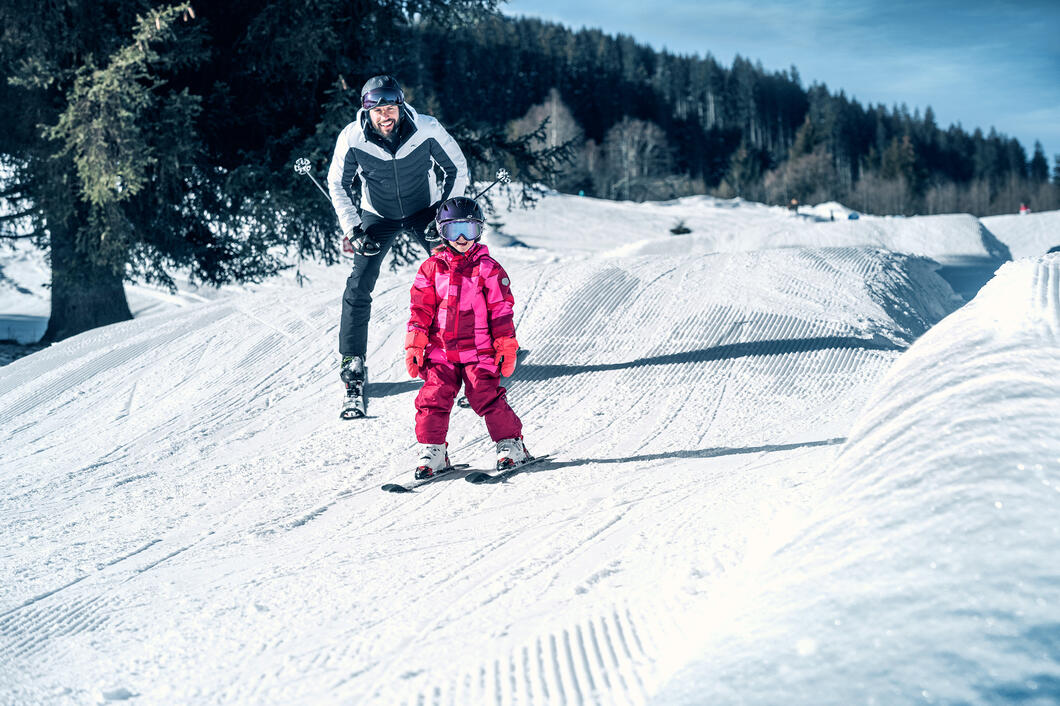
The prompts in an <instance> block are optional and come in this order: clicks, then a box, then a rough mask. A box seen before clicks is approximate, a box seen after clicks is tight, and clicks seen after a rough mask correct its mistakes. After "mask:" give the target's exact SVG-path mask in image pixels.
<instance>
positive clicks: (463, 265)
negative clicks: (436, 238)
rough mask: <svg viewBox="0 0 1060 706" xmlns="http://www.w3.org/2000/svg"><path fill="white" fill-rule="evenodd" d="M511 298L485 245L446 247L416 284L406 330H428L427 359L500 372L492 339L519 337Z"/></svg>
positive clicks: (431, 259) (430, 261)
mask: <svg viewBox="0 0 1060 706" xmlns="http://www.w3.org/2000/svg"><path fill="white" fill-rule="evenodd" d="M513 301H514V300H513V298H512V291H511V288H510V282H509V281H508V275H507V274H506V273H505V271H504V268H503V267H501V266H500V264H498V262H497V261H496V260H494V259H493V258H492V257H490V253H489V249H487V248H486V246H485V245H483V244H482V243H476V244H475V245H473V246H471V249H470V250H468V251H467V252H466V253H464V254H463V255H460V254H457V253H456V252H454V251H453V250H451V249H450V248H448V247H447V246H445V245H442V246H439V247H437V248H435V249H434V254H433V255H431V257H429V258H427V260H426V261H425V262H424V263H423V264H422V265H420V270H419V272H417V273H416V279H415V280H413V282H412V315H411V316H410V317H409V325H408V330H409V331H423V332H424V333H426V334H427V346H426V347H425V349H424V355H425V357H426V358H427V360H433V361H435V362H445V361H448V362H450V363H463V364H468V363H477V364H478V365H479V366H481V367H482V368H485V369H486V370H489V371H496V370H497V364H496V363H495V362H494V356H495V352H494V350H493V341H494V339H497V338H503V337H512V338H514V337H515V321H514V319H513V315H512V303H513Z"/></svg>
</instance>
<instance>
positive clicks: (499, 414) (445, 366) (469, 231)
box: [405, 196, 532, 479]
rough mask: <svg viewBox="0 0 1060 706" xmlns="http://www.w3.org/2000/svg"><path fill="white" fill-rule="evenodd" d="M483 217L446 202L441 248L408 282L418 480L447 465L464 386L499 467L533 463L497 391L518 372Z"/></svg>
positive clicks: (503, 279)
mask: <svg viewBox="0 0 1060 706" xmlns="http://www.w3.org/2000/svg"><path fill="white" fill-rule="evenodd" d="M484 220H485V219H484V218H483V214H482V209H481V208H480V207H479V205H478V204H477V203H475V201H474V200H473V199H469V198H466V197H463V196H458V197H456V198H451V199H449V200H447V201H445V202H443V203H442V205H441V207H440V208H439V209H438V218H437V227H438V233H439V234H440V235H441V237H442V238H443V240H444V243H443V244H442V245H439V246H438V247H437V248H435V249H434V254H433V255H432V256H431V257H430V258H429V259H428V260H427V261H426V262H424V263H423V264H422V265H420V269H419V272H418V273H417V274H416V279H415V280H414V281H413V284H412V306H411V309H412V311H411V316H410V317H409V323H408V333H407V335H406V337H405V362H406V365H407V367H408V371H409V375H411V376H412V377H420V378H423V379H424V380H425V381H426V384H425V385H424V386H423V388H422V389H420V392H419V394H418V395H417V396H416V440H417V441H418V442H419V443H420V459H419V465H418V466H417V467H416V472H415V476H416V478H417V479H419V478H430V477H431V476H434V475H436V474H438V473H441V472H444V471H446V470H448V469H449V468H450V466H451V464H450V463H449V454H448V452H447V448H446V447H447V443H446V435H447V434H448V431H449V413H450V412H451V411H452V408H453V400H454V399H456V394H457V392H459V391H460V386H461V384H463V386H464V391H465V394H466V395H467V399H468V402H469V403H470V405H471V409H473V410H474V411H475V413H476V414H478V415H479V416H480V417H483V418H484V419H485V421H486V428H487V430H488V431H489V434H490V438H492V439H493V441H495V442H496V443H497V469H498V470H505V469H508V468H514V467H516V466H519V465H522V464H523V463H526V462H528V461H530V460H532V457H531V456H530V454H529V453H527V450H526V446H525V445H524V444H523V436H522V431H523V430H522V426H523V425H522V422H521V421H520V420H519V417H518V416H516V414H515V412H514V411H513V410H512V408H511V407H510V406H509V405H508V401H507V399H506V390H505V389H504V388H503V387H501V386H500V378H501V376H502V375H503V376H504V377H508V376H510V375H511V374H512V372H514V370H515V354H516V352H517V351H518V350H519V344H518V342H517V341H516V340H515V322H514V319H513V315H512V302H513V298H512V292H511V283H510V281H509V280H508V275H507V274H506V273H505V271H504V268H502V267H501V266H500V264H499V263H498V262H497V261H496V260H494V259H493V258H492V257H490V254H489V250H488V249H487V248H486V246H485V245H483V244H482V243H480V242H479V238H480V237H481V236H482V230H483V223H484Z"/></svg>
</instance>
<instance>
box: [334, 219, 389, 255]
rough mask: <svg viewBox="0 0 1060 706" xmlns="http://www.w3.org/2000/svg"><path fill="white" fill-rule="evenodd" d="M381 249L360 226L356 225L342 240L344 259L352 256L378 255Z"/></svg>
mask: <svg viewBox="0 0 1060 706" xmlns="http://www.w3.org/2000/svg"><path fill="white" fill-rule="evenodd" d="M380 250H381V248H380V247H379V243H377V242H375V241H374V240H372V239H371V238H369V237H368V234H367V233H365V232H364V229H363V228H361V226H359V225H356V226H354V227H353V228H351V229H350V231H349V232H348V233H346V235H345V236H343V238H342V254H343V255H345V256H346V257H353V256H354V255H358V254H360V255H365V256H367V257H371V256H372V255H378V254H379V251H380Z"/></svg>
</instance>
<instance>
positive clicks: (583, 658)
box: [0, 195, 1060, 706]
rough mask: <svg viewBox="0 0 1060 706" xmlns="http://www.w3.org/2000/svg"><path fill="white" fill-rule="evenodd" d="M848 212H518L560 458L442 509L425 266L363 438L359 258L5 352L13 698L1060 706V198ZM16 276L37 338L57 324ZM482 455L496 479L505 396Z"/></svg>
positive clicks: (517, 274)
mask: <svg viewBox="0 0 1060 706" xmlns="http://www.w3.org/2000/svg"><path fill="white" fill-rule="evenodd" d="M848 213H849V209H844V208H843V207H842V206H841V205H839V204H825V205H822V206H819V207H816V208H812V209H807V210H806V211H805V212H804V213H802V214H799V215H795V214H792V213H789V212H788V211H786V210H785V209H781V208H772V207H767V206H763V205H760V204H754V203H748V202H744V201H740V200H729V201H724V200H718V199H712V198H709V197H693V198H687V199H680V200H677V201H673V202H666V203H647V204H633V203H614V202H607V201H598V200H594V199H588V198H579V197H574V196H563V195H550V196H549V197H547V198H545V199H544V200H543V201H542V203H541V204H540V205H539V206H538V208H537V209H535V210H532V211H518V210H516V211H511V212H502V213H500V214H499V215H498V216H497V218H496V220H495V223H499V224H500V225H499V226H495V230H494V232H493V233H492V234H491V235H490V236H488V239H487V241H486V242H487V244H489V245H490V247H491V249H492V251H493V253H494V255H495V256H496V257H497V259H499V260H500V261H501V262H502V264H504V265H505V267H506V269H507V270H508V272H509V273H510V274H511V278H512V283H513V284H512V286H513V291H514V294H515V297H516V317H517V327H518V338H519V341H520V343H521V344H522V346H523V347H524V348H525V349H526V350H527V351H528V354H527V355H526V357H525V358H524V359H523V361H522V363H521V366H520V367H519V369H517V371H516V373H515V376H514V378H513V379H512V380H511V382H510V384H509V385H508V387H509V395H510V400H511V402H512V405H513V407H514V408H515V410H516V411H517V412H518V413H519V414H520V416H521V417H522V419H523V422H524V425H525V435H526V443H527V446H528V447H529V449H530V450H531V452H533V453H542V454H543V453H548V454H551V455H552V457H551V458H550V459H549V460H547V461H544V462H542V463H541V464H539V465H538V466H535V467H533V468H532V469H529V470H527V471H526V472H524V473H521V474H517V475H515V476H513V477H512V478H511V479H510V480H509V481H508V482H506V483H503V484H497V485H486V486H474V485H471V484H469V483H465V482H464V481H463V480H461V479H460V478H459V477H457V478H453V479H449V480H442V481H438V482H437V483H435V484H432V485H429V486H426V487H424V488H422V489H421V490H420V491H418V492H416V493H414V494H408V495H392V494H388V493H384V492H382V491H381V490H380V486H381V485H382V484H384V483H386V482H388V481H392V480H395V479H401V478H405V479H407V478H409V477H410V476H411V467H412V465H413V463H414V462H415V439H414V436H413V427H412V420H413V404H412V400H413V398H414V396H415V393H416V390H417V389H418V387H419V384H420V383H419V382H418V381H414V380H411V379H409V378H408V377H407V375H406V373H405V371H404V361H403V357H402V350H401V346H402V341H403V339H404V326H405V322H406V320H407V316H408V296H409V295H408V291H409V286H410V283H411V279H412V274H413V272H414V270H413V268H411V267H406V268H403V269H401V270H400V271H398V272H396V273H391V272H387V271H385V270H384V274H383V275H382V277H381V278H380V281H379V284H378V286H377V289H376V292H375V301H374V315H373V322H372V329H371V336H370V352H369V360H368V368H369V381H370V382H369V385H368V394H369V397H370V402H369V414H370V418H369V419H365V420H359V421H353V422H344V421H341V420H339V418H338V411H339V405H340V401H341V395H342V385H341V383H340V382H339V379H338V375H337V360H336V352H335V348H336V342H337V341H336V339H337V327H338V314H339V297H340V295H341V292H342V287H343V284H344V281H345V278H346V275H347V273H348V272H347V269H346V268H344V267H343V266H336V267H332V268H325V267H314V268H310V269H309V270H308V274H309V276H310V279H309V282H308V283H307V284H306V286H304V287H299V286H297V285H296V284H295V283H294V282H293V278H291V277H289V276H287V277H282V278H278V279H276V280H274V281H272V282H269V283H266V284H264V285H260V286H256V287H253V288H229V289H227V290H224V291H221V292H204V291H194V290H192V289H190V288H187V287H182V288H181V291H180V292H178V293H177V294H176V295H168V294H166V293H162V292H158V291H157V290H153V289H151V288H149V287H138V288H135V289H131V290H130V299H131V300H132V307H133V309H134V310H135V311H136V312H137V317H136V318H135V319H134V320H133V321H130V322H126V323H122V324H118V325H114V326H109V327H105V328H102V329H98V330H95V331H90V332H88V333H85V334H82V335H80V336H77V337H74V338H72V339H69V340H67V341H64V342H62V343H59V344H56V345H53V346H51V347H50V348H47V349H45V350H43V351H40V352H38V353H35V354H33V355H31V356H28V357H26V358H23V359H21V360H18V361H16V362H15V363H12V364H10V365H7V366H5V367H2V368H0V443H2V450H0V467H2V470H0V537H2V540H3V541H2V551H0V576H3V577H4V580H3V581H2V582H0V703H10V704H26V703H55V704H85V703H112V702H126V703H144V704H156V703H158V704H162V703H164V704H169V703H174V704H175V703H182V704H183V703H189V704H210V703H221V704H233V703H236V704H295V703H297V704H310V703H311V704H351V703H356V704H386V705H390V704H423V705H425V706H429V705H434V704H437V705H439V706H440V705H442V704H446V705H450V704H451V705H464V704H646V703H653V704H701V703H755V704H776V703H805V704H820V703H836V704H848V703H878V704H887V703H919V702H925V703H932V702H934V703H997V702H1005V701H1009V702H1019V703H1053V702H1055V701H1057V700H1060V648H1058V645H1060V575H1058V570H1057V568H1056V567H1057V566H1058V565H1060V564H1058V561H1057V560H1058V558H1060V520H1058V519H1057V518H1058V517H1060V512H1057V511H1056V508H1058V507H1060V434H1057V433H1056V427H1057V422H1058V420H1060V355H1058V353H1060V255H1045V250H1047V249H1048V248H1049V247H1051V246H1052V245H1054V244H1060V214H1057V213H1046V214H1032V216H1027V217H996V218H995V219H994V220H991V219H983V220H981V221H980V220H977V219H975V218H973V217H971V216H967V215H951V216H932V217H921V218H873V217H868V216H862V217H861V218H859V219H857V220H850V219H848V218H847V214H848ZM833 217H834V218H835V220H834V221H833V220H832V218H833ZM677 223H683V224H684V225H685V226H686V227H687V228H690V229H691V231H692V232H691V233H688V234H685V235H673V234H671V232H670V230H671V229H672V228H673V227H674V226H675V225H676V224H677ZM498 229H499V230H498ZM1051 240H1055V241H1056V243H1052V242H1051ZM517 242H518V243H523V244H525V245H527V246H529V247H518V246H515V245H514V244H515V243H517ZM507 244H512V245H507ZM1010 257H1015V258H1016V260H1014V261H1011V262H1007V261H1008V260H1009V258H1010ZM0 262H2V265H3V271H2V273H0V320H3V321H5V322H10V321H15V322H18V321H22V322H23V323H24V320H22V319H19V318H18V317H37V318H38V319H40V318H42V317H46V316H47V290H46V288H45V287H44V286H43V285H44V283H46V282H47V273H46V270H45V269H44V266H43V260H42V259H41V258H40V256H39V255H38V254H36V253H32V252H30V251H28V250H26V249H24V248H22V249H18V250H16V251H14V252H12V251H7V252H5V253H4V255H3V260H2V261H0ZM1006 262H1007V264H1005V263H1006ZM999 267H1000V270H999V271H998V272H997V274H996V275H994V271H995V270H998V268H999ZM991 276H992V279H991ZM987 279H989V282H988V283H987V284H986V286H985V287H983V288H982V289H981V290H980V289H979V288H980V286H981V285H982V284H983V283H984V282H985V281H986V280H987ZM973 295H974V297H975V298H974V299H973V300H972V301H970V302H967V303H966V299H967V298H968V297H971V296H973ZM9 325H12V326H13V325H14V324H9ZM41 330H43V329H41ZM38 335H39V333H38ZM449 442H450V456H451V457H452V459H453V460H454V462H461V461H463V462H468V463H470V464H472V466H473V467H475V468H480V469H489V467H490V465H491V463H492V445H491V443H490V442H489V439H488V437H487V435H486V432H485V426H484V424H483V423H482V421H481V420H480V419H479V418H477V417H476V416H474V414H473V413H471V412H470V410H462V409H459V410H456V411H454V413H453V419H452V427H451V432H450V438H449Z"/></svg>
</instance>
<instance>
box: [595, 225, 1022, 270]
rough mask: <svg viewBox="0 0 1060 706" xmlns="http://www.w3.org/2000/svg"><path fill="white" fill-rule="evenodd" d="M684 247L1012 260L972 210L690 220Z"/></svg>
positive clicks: (655, 243) (648, 245)
mask: <svg viewBox="0 0 1060 706" xmlns="http://www.w3.org/2000/svg"><path fill="white" fill-rule="evenodd" d="M689 227H691V228H692V230H693V232H692V233H691V234H688V235H684V236H675V237H679V238H681V239H682V244H683V246H684V247H685V248H686V249H687V251H688V252H689V253H691V254H704V253H711V252H733V251H745V250H760V249H763V248H792V247H873V248H882V249H885V250H892V251H895V252H903V253H910V254H913V255H921V256H924V257H930V258H933V259H936V260H938V261H940V262H951V261H955V260H959V259H966V258H977V259H990V260H999V261H1000V260H1008V259H1010V257H1009V253H1008V249H1007V248H1006V247H1005V246H1004V245H1003V244H1002V243H1001V242H1000V241H998V240H997V239H996V238H995V237H994V236H993V235H991V233H990V232H989V231H988V230H986V229H985V228H984V227H983V226H982V224H981V223H979V221H978V220H976V219H975V218H974V217H972V216H969V215H944V216H920V217H915V218H890V217H887V218H880V217H873V216H863V217H861V218H859V219H858V220H855V221H850V220H837V221H835V222H834V223H833V222H824V223H822V222H819V221H817V220H810V219H802V218H795V217H792V218H791V219H788V220H787V221H781V222H777V221H774V220H769V221H748V222H740V223H728V222H725V221H716V222H709V221H708V222H690V223H689ZM667 247H669V246H668V245H667V244H665V243H664V242H661V241H660V239H657V238H656V239H648V240H641V241H638V242H634V243H629V244H627V245H624V246H621V247H619V248H615V249H614V250H611V251H610V252H609V253H608V254H611V255H627V256H628V255H634V254H636V255H648V254H652V253H655V252H658V251H659V250H660V249H665V248H667Z"/></svg>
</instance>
